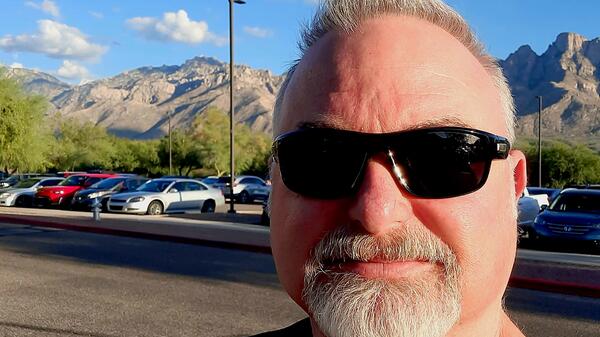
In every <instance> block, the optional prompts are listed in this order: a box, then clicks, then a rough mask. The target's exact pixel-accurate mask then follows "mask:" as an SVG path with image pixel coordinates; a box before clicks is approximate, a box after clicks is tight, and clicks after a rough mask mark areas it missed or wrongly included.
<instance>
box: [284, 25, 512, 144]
mask: <svg viewBox="0 0 600 337" xmlns="http://www.w3.org/2000/svg"><path fill="white" fill-rule="evenodd" d="M402 20H406V21H407V23H406V26H407V27H404V26H403V25H404V21H403V22H401V23H400V24H398V23H395V22H391V23H390V22H388V21H390V19H389V18H386V19H385V20H384V22H383V23H382V24H381V25H379V26H378V25H377V24H373V25H371V26H368V27H363V28H364V31H363V32H357V33H353V34H350V35H348V34H346V35H343V34H341V33H335V32H333V33H328V34H329V35H328V34H326V35H325V36H324V37H323V38H321V40H320V41H317V42H316V43H315V44H314V45H313V46H312V47H311V48H309V50H308V51H307V53H306V55H305V57H304V58H303V59H302V61H301V62H300V64H299V66H298V68H297V69H296V72H295V73H294V75H293V78H292V80H291V81H290V85H289V87H288V92H287V93H286V96H285V99H284V102H283V109H282V112H283V114H282V116H281V119H280V120H281V123H279V125H277V126H276V127H277V128H278V129H279V130H277V131H279V132H282V131H289V130H290V129H293V128H296V127H297V125H298V124H302V123H313V124H317V123H320V124H325V125H328V126H332V127H336V128H340V129H352V130H356V131H362V132H394V131H400V130H404V129H411V128H418V127H419V125H434V126H469V127H475V128H477V127H479V128H482V127H483V126H484V125H486V124H487V125H488V127H486V128H485V129H487V130H488V131H491V132H494V131H496V132H497V131H498V129H502V128H503V125H504V124H503V120H504V119H503V117H502V116H503V113H502V112H501V105H500V104H499V95H498V91H497V89H496V87H495V85H494V84H493V81H492V80H491V79H490V77H489V74H487V72H486V71H485V69H484V68H483V67H482V66H481V64H480V63H479V61H478V60H477V59H475V57H474V56H473V55H472V54H471V53H470V52H469V51H468V50H467V49H466V48H465V47H464V46H462V45H461V44H460V42H458V41H457V40H455V39H454V38H453V37H452V36H450V35H449V34H448V33H446V32H444V31H441V29H437V28H436V27H434V28H432V27H431V25H430V24H429V23H425V24H422V23H420V22H414V21H415V20H417V19H405V18H403V19H402ZM411 20H412V21H411ZM392 21H393V20H392ZM408 21H411V22H408ZM417 21H418V20H417ZM421 25H425V27H424V28H423V27H421ZM372 26H373V27H372ZM387 26H390V27H391V28H390V29H391V30H394V32H396V33H404V34H399V35H398V36H394V33H392V34H391V35H390V34H389V33H388V32H386V31H385V30H382V27H387ZM367 28H368V29H367ZM371 28H373V29H371ZM421 28H422V29H421ZM374 32H377V34H374ZM408 33H410V34H413V36H407V35H406V34H408ZM434 34H437V35H439V36H437V37H431V36H428V35H434ZM492 113H497V115H498V116H495V117H494V119H497V120H500V121H501V123H500V127H499V128H495V127H493V126H492V127H491V128H490V127H489V125H490V124H494V122H493V121H492V123H490V122H489V118H490V114H492ZM496 117H497V118H496Z"/></svg>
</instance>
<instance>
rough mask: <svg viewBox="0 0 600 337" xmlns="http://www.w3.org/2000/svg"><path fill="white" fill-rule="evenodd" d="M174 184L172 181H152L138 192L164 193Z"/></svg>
mask: <svg viewBox="0 0 600 337" xmlns="http://www.w3.org/2000/svg"><path fill="white" fill-rule="evenodd" d="M172 182H173V181H172V180H150V181H148V182H147V183H145V184H144V185H142V186H140V187H139V188H138V189H137V190H138V191H143V192H163V191H164V190H166V189H167V187H169V185H171V183H172Z"/></svg>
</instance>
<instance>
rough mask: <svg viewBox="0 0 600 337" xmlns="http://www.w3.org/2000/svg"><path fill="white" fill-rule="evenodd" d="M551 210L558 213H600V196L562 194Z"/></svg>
mask: <svg viewBox="0 0 600 337" xmlns="http://www.w3.org/2000/svg"><path fill="white" fill-rule="evenodd" d="M550 209H551V210H553V211H558V212H577V213H600V194H561V195H559V196H558V198H556V200H555V201H554V202H553V203H552V205H551V206H550Z"/></svg>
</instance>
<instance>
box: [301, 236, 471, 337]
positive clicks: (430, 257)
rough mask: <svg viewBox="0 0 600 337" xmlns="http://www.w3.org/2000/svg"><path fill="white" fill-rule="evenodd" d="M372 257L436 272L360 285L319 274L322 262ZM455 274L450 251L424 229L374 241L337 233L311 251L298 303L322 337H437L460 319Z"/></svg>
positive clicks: (349, 277)
mask: <svg viewBox="0 0 600 337" xmlns="http://www.w3.org/2000/svg"><path fill="white" fill-rule="evenodd" d="M374 257H384V258H386V259H389V260H410V259H421V260H427V261H429V262H431V263H435V264H436V268H434V270H435V272H432V273H426V275H425V276H422V277H407V278H405V279H394V280H389V279H366V278H364V277H362V276H360V275H358V274H354V273H347V272H339V271H332V270H328V269H325V268H326V267H325V263H324V262H323V261H337V260H346V261H348V260H358V261H368V260H369V259H372V258H374ZM439 266H443V267H439ZM459 274H460V271H459V267H458V264H457V262H456V257H455V256H454V254H453V253H452V251H451V250H450V248H448V246H447V245H445V244H444V243H443V242H442V241H441V240H440V239H439V238H437V237H435V236H434V235H433V234H432V233H430V232H429V231H427V230H426V229H418V228H416V227H415V228H412V229H408V228H405V229H403V230H401V232H398V233H395V234H392V235H390V236H388V237H387V238H384V239H375V238H373V237H371V236H368V235H364V234H348V233H347V231H346V229H344V228H341V229H337V230H335V231H334V232H332V233H330V234H329V235H327V236H326V237H325V238H324V239H323V240H322V241H321V243H320V244H319V245H317V247H315V249H314V254H313V258H312V260H311V261H309V262H308V263H307V265H306V270H305V279H304V293H303V297H304V300H305V303H306V305H307V306H308V309H309V312H310V314H311V316H312V317H313V319H314V320H315V322H316V323H317V325H318V327H319V328H320V330H321V331H322V332H323V333H324V334H325V335H326V336H328V337H441V336H444V335H445V334H446V333H447V332H448V331H449V330H450V329H451V328H452V326H453V325H454V324H455V323H456V322H457V321H458V319H459V317H460V289H459V285H458V284H459Z"/></svg>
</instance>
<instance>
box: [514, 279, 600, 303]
mask: <svg viewBox="0 0 600 337" xmlns="http://www.w3.org/2000/svg"><path fill="white" fill-rule="evenodd" d="M508 286H509V287H514V288H524V289H531V290H539V291H545V292H552V293H560V294H567V295H576V296H584V297H592V298H600V286H598V285H591V284H579V283H573V282H562V281H553V280H546V279H539V278H528V277H521V276H511V278H510V280H509V281H508Z"/></svg>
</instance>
